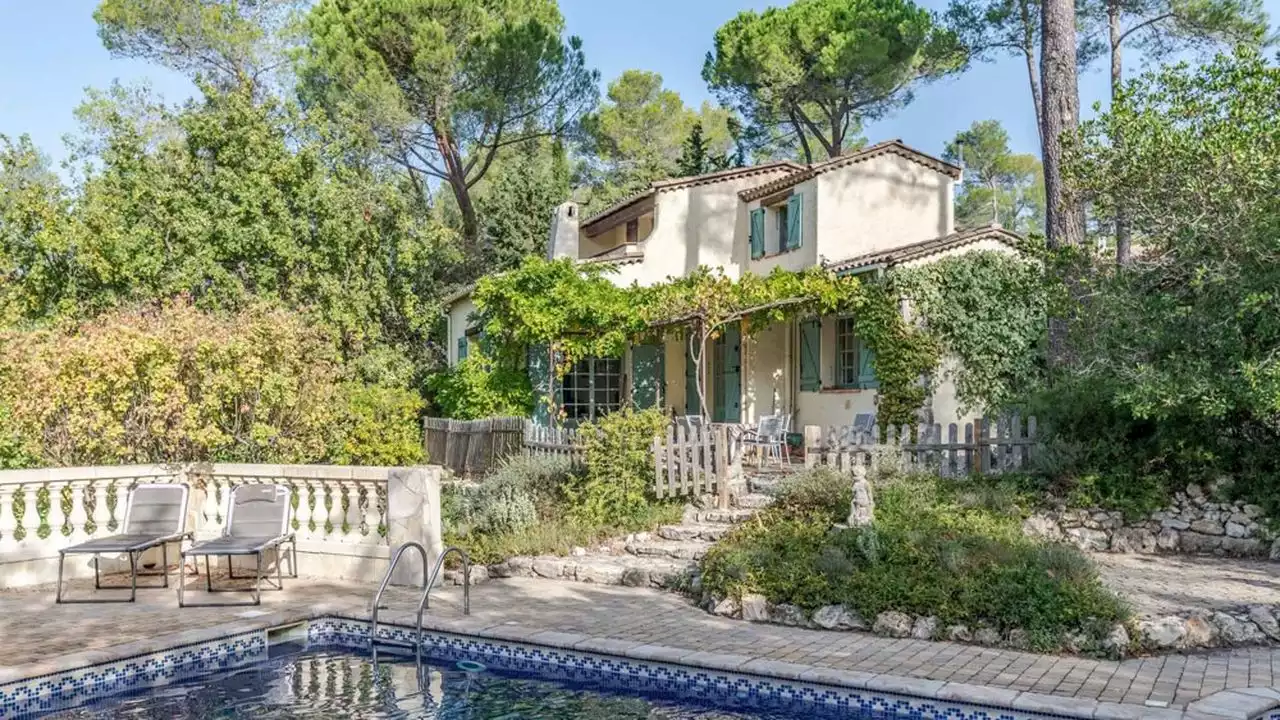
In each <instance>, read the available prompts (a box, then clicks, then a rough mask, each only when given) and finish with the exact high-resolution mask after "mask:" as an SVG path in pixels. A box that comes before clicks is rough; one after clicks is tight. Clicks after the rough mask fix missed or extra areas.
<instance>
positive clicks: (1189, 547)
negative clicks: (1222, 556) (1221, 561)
mask: <svg viewBox="0 0 1280 720" xmlns="http://www.w3.org/2000/svg"><path fill="white" fill-rule="evenodd" d="M1222 540H1223V538H1221V537H1218V536H1216V535H1201V534H1200V533H1195V532H1184V533H1182V537H1180V538H1178V546H1179V547H1180V548H1181V549H1182V552H1184V553H1211V552H1213V551H1214V550H1217V549H1218V548H1220V547H1221V546H1222Z"/></svg>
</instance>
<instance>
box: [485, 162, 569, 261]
mask: <svg viewBox="0 0 1280 720" xmlns="http://www.w3.org/2000/svg"><path fill="white" fill-rule="evenodd" d="M569 180H570V178H569V159H568V157H567V154H566V151H565V144H564V142H563V140H562V139H561V138H559V137H556V138H553V139H551V140H547V139H545V138H544V139H540V140H531V141H529V142H526V143H521V144H520V145H519V146H517V147H515V148H511V149H510V150H509V151H508V152H506V153H502V154H500V156H499V157H498V158H497V159H496V160H495V161H494V163H493V167H492V168H491V169H490V170H489V174H488V175H487V176H486V177H485V179H484V181H483V182H481V183H478V184H477V185H476V191H477V193H478V197H477V198H476V210H477V212H478V213H479V215H480V222H481V226H482V233H481V237H482V238H483V248H482V253H483V254H482V257H481V260H480V261H481V263H482V266H483V267H484V268H485V269H486V271H487V272H490V273H493V272H500V271H503V270H510V269H512V268H515V267H518V266H519V265H520V263H521V261H523V260H524V258H526V257H529V256H539V257H542V256H545V255H546V254H547V238H548V237H549V236H550V234H551V216H552V213H553V212H554V211H555V208H556V206H558V205H559V204H560V203H562V202H564V201H565V200H566V199H567V198H568V197H569Z"/></svg>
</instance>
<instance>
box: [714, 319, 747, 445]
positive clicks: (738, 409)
mask: <svg viewBox="0 0 1280 720" xmlns="http://www.w3.org/2000/svg"><path fill="white" fill-rule="evenodd" d="M716 345H717V352H716V359H717V360H718V361H719V362H718V366H719V367H718V370H719V371H720V373H719V375H720V376H719V383H718V384H717V385H716V395H715V403H716V412H715V414H714V415H713V416H712V417H713V418H715V421H716V422H728V423H736V422H741V421H742V327H741V325H740V324H738V323H736V322H733V323H729V324H728V325H725V326H724V332H723V333H721V335H720V337H719V338H718V339H717V341H716Z"/></svg>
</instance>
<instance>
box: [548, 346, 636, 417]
mask: <svg viewBox="0 0 1280 720" xmlns="http://www.w3.org/2000/svg"><path fill="white" fill-rule="evenodd" d="M560 405H561V407H562V408H563V409H564V413H565V418H566V420H568V422H569V423H570V424H573V425H576V424H578V423H580V422H584V421H588V420H596V419H598V418H600V417H602V416H604V415H607V414H608V413H611V412H613V411H614V410H617V409H618V408H619V407H621V406H622V361H621V360H619V359H618V358H587V359H586V360H579V361H578V362H576V363H574V365H573V368H572V369H570V370H569V373H568V374H567V375H565V376H564V382H563V385H562V386H561V400H560Z"/></svg>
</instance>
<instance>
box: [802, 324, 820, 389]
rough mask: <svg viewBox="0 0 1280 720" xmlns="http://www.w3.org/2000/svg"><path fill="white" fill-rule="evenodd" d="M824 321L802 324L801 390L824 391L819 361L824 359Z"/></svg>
mask: <svg viewBox="0 0 1280 720" xmlns="http://www.w3.org/2000/svg"><path fill="white" fill-rule="evenodd" d="M821 350H822V321H821V320H816V319H815V320H804V321H802V322H801V323H800V389H801V390H805V391H809V392H812V391H816V390H821V389H822V374H821V371H820V370H819V365H818V361H819V360H820V359H821V357H822V352H821Z"/></svg>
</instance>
